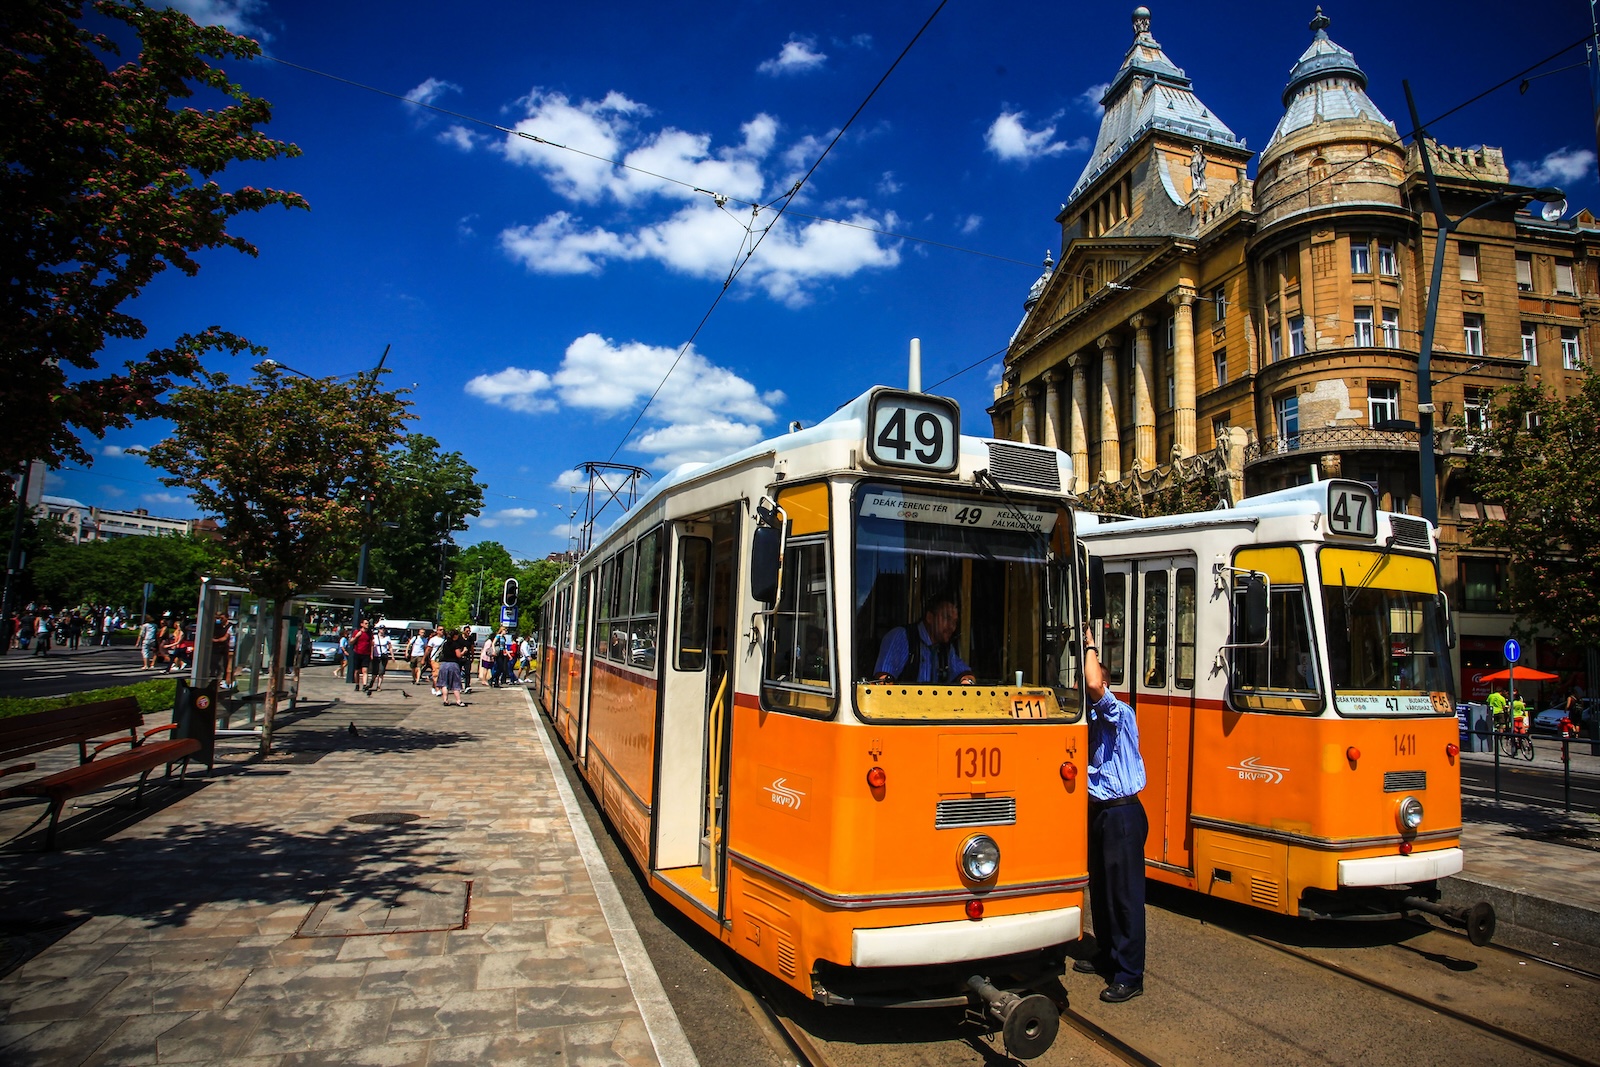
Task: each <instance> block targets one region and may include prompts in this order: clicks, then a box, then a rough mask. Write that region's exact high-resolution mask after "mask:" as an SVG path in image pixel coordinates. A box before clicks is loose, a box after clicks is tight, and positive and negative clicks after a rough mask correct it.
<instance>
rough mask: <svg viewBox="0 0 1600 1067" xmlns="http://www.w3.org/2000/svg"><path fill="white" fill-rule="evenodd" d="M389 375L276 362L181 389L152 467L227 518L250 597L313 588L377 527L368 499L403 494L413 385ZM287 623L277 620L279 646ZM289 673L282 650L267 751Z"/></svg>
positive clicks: (225, 549) (238, 572)
mask: <svg viewBox="0 0 1600 1067" xmlns="http://www.w3.org/2000/svg"><path fill="white" fill-rule="evenodd" d="M383 373H384V372H383V371H381V370H380V371H377V372H374V373H372V374H363V375H361V376H360V377H358V378H357V379H356V380H355V381H354V382H341V381H339V380H337V379H334V378H302V377H298V376H294V375H287V376H286V374H285V372H284V371H283V369H282V368H281V367H279V366H278V365H276V364H273V363H270V362H266V363H262V364H260V365H259V366H258V367H257V368H256V376H255V378H254V380H253V381H252V382H251V383H250V384H249V385H236V384H233V383H230V382H229V381H228V379H227V377H226V376H225V375H222V374H212V373H203V374H202V378H203V380H204V381H205V383H206V384H205V385H204V386H184V387H182V388H180V389H177V390H175V391H174V393H173V397H172V401H171V403H170V405H169V417H170V418H171V419H172V421H173V424H174V428H173V433H172V436H170V437H168V438H166V439H164V440H162V441H161V442H159V443H158V444H156V445H154V446H152V447H151V449H150V463H151V465H152V466H155V467H158V468H160V469H162V470H165V471H166V472H167V476H166V477H164V478H162V479H161V481H162V482H163V483H164V484H166V485H169V486H172V487H174V488H181V489H186V490H188V491H189V493H190V494H191V496H192V497H193V498H194V502H195V504H196V506H198V507H199V509H200V510H201V511H202V512H203V513H205V514H209V515H215V516H216V517H217V518H218V520H219V521H220V523H221V530H220V537H221V540H220V542H219V555H220V557H221V560H222V562H223V565H224V567H225V568H227V570H228V571H230V572H231V576H232V577H234V578H235V579H237V580H238V581H239V582H240V583H241V584H242V585H244V586H245V587H246V588H248V589H249V590H250V591H251V592H253V593H256V594H257V595H259V596H262V597H265V598H267V599H269V600H273V601H276V602H278V603H283V602H284V601H287V600H292V599H295V598H297V597H300V596H303V595H304V594H307V593H310V592H313V591H315V590H316V589H317V588H318V587H319V586H321V585H322V584H323V583H325V582H326V581H327V580H328V579H329V578H331V577H332V576H333V575H334V574H335V572H336V570H337V568H338V566H339V562H340V560H343V559H347V558H349V556H350V553H351V550H352V549H353V547H354V546H355V545H356V544H357V543H358V542H360V541H361V540H362V539H363V538H366V537H370V536H371V535H372V534H373V533H374V532H376V530H377V529H378V524H379V523H381V522H382V519H381V518H380V517H378V515H377V514H376V511H375V509H373V508H369V507H368V506H367V500H368V498H369V496H370V497H371V498H373V499H381V498H382V497H383V496H384V495H386V494H389V493H392V492H394V486H395V482H394V472H395V467H396V463H397V453H396V451H395V448H396V446H397V445H398V444H399V443H400V441H401V437H402V431H403V429H404V427H405V423H406V420H408V419H410V418H411V417H412V416H411V415H410V413H409V411H408V410H407V409H408V408H409V407H410V404H409V403H408V402H407V401H406V400H405V399H403V393H404V392H405V391H404V390H399V391H390V390H382V389H379V388H378V382H379V380H380V377H381V375H382V374H383ZM280 622H281V618H280V616H278V615H274V618H273V630H274V632H273V634H272V645H271V647H272V648H277V647H278V637H279V635H278V632H277V630H278V627H279V625H280ZM282 671H283V658H282V657H280V656H274V657H273V659H272V673H273V680H272V686H271V688H270V689H269V690H268V694H267V709H266V728H265V729H264V730H263V733H262V742H261V745H262V751H263V752H266V751H270V749H271V745H272V721H273V716H274V714H275V712H276V708H277V699H276V698H277V692H278V689H279V686H280V684H281V682H282Z"/></svg>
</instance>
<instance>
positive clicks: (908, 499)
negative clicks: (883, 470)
mask: <svg viewBox="0 0 1600 1067" xmlns="http://www.w3.org/2000/svg"><path fill="white" fill-rule="evenodd" d="M861 515H862V517H863V518H873V519H898V520H900V521H901V522H923V523H928V524H930V525H934V526H965V527H968V528H970V529H974V530H1020V531H1023V532H1032V533H1041V534H1047V533H1049V532H1050V531H1051V530H1053V529H1054V528H1055V525H1056V513H1055V512H1054V511H1035V510H1034V509H1032V508H1015V507H1012V506H1010V505H1009V504H1005V503H1003V502H1001V501H998V500H994V501H974V500H952V499H950V498H949V497H937V496H918V495H915V494H912V493H867V494H866V495H864V496H863V497H862V498H861Z"/></svg>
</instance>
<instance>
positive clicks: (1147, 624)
mask: <svg viewBox="0 0 1600 1067" xmlns="http://www.w3.org/2000/svg"><path fill="white" fill-rule="evenodd" d="M1078 533H1079V536H1080V538H1081V539H1082V541H1083V543H1084V545H1085V547H1086V548H1087V550H1088V551H1089V552H1091V553H1093V555H1094V558H1095V560H1096V567H1095V569H1096V570H1098V569H1099V568H1100V567H1101V566H1103V568H1104V599H1105V603H1104V609H1103V611H1102V610H1098V606H1097V610H1095V612H1094V614H1095V615H1096V616H1097V617H1102V616H1103V621H1102V623H1101V625H1102V629H1103V632H1102V634H1101V637H1100V642H1099V648H1100V655H1101V658H1102V661H1103V662H1104V664H1105V667H1106V669H1107V671H1108V672H1109V674H1110V677H1111V680H1112V688H1113V689H1114V690H1115V691H1116V692H1117V694H1118V696H1120V697H1121V698H1122V699H1123V700H1125V701H1127V702H1128V703H1129V704H1131V705H1132V706H1133V707H1134V708H1135V710H1136V712H1137V714H1138V717H1139V737H1140V742H1141V745H1142V748H1143V753H1144V758H1145V763H1146V769H1147V771H1148V778H1149V784H1148V785H1147V787H1146V788H1145V791H1144V793H1143V794H1142V797H1143V800H1144V805H1145V809H1146V813H1147V814H1148V815H1149V819H1150V827H1151V833H1150V836H1149V839H1148V841H1147V844H1146V850H1145V870H1146V873H1147V874H1148V875H1149V877H1151V878H1154V879H1157V880H1159V881H1164V882H1169V883H1172V884H1174V885H1179V886H1185V887H1187V888H1190V889H1195V890H1198V891H1200V892H1202V893H1207V894H1210V895H1212V896H1217V897H1224V898H1227V899H1229V900H1234V901H1237V902H1239V903H1241V904H1246V905H1250V906H1253V907H1258V908H1263V909H1266V910H1268V911H1274V912H1280V913H1283V914H1287V915H1302V916H1307V917H1311V918H1354V917H1372V916H1374V915H1386V914H1387V915H1392V914H1402V913H1406V912H1410V911H1415V910H1423V911H1430V912H1434V913H1436V914H1440V915H1444V916H1445V917H1447V918H1449V919H1452V920H1453V921H1456V922H1458V923H1460V924H1462V925H1465V926H1467V928H1468V932H1469V934H1471V935H1472V937H1473V939H1474V940H1475V941H1479V942H1480V943H1482V942H1484V941H1487V940H1488V939H1489V937H1490V936H1491V935H1492V933H1493V929H1494V913H1493V911H1492V909H1490V908H1489V906H1488V905H1487V904H1479V905H1475V906H1474V907H1473V908H1471V909H1466V910H1465V911H1458V910H1454V909H1445V908H1440V907H1439V905H1438V904H1437V900H1438V897H1439V892H1438V889H1437V881H1438V879H1440V878H1443V877H1445V876H1447V875H1450V874H1454V873H1455V872H1457V871H1459V870H1460V869H1461V866H1462V851H1461V776H1460V768H1459V766H1458V763H1457V757H1458V753H1459V747H1458V744H1457V740H1458V736H1457V723H1456V717H1455V709H1454V702H1453V700H1452V699H1451V686H1450V670H1449V612H1448V605H1447V603H1446V601H1445V598H1444V597H1443V596H1442V595H1441V593H1440V590H1439V581H1438V565H1437V556H1438V543H1437V540H1436V535H1435V531H1434V530H1433V528H1432V527H1431V526H1430V525H1429V524H1428V523H1427V522H1426V521H1425V520H1423V519H1419V518H1414V517H1410V516H1406V515H1399V514H1394V513H1390V512H1385V511H1380V510H1378V507H1377V500H1376V497H1375V495H1374V494H1373V492H1372V490H1371V489H1370V488H1369V487H1368V486H1367V485H1365V484H1364V483H1360V482H1353V481H1344V480H1334V481H1324V482H1316V483H1312V484H1309V485H1303V486H1298V487H1295V488H1290V489H1285V490H1282V491H1279V492H1276V493H1270V494H1267V495H1263V496H1259V497H1255V498H1251V499H1248V500H1246V501H1244V502H1243V503H1242V504H1240V505H1239V506H1238V507H1236V508H1232V509H1224V510H1219V511H1213V512H1207V513H1204V514H1189V515H1176V516H1170V517H1164V518H1153V519H1138V520H1124V521H1116V520H1112V519H1108V518H1102V517H1097V516H1093V515H1088V514H1080V516H1079V525H1078ZM1098 584H1099V583H1098V581H1097V582H1096V585H1097V586H1098Z"/></svg>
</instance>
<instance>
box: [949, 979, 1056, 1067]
mask: <svg viewBox="0 0 1600 1067" xmlns="http://www.w3.org/2000/svg"><path fill="white" fill-rule="evenodd" d="M967 988H968V989H970V990H972V993H973V995H974V996H975V997H976V998H977V999H978V1000H980V1001H982V1002H983V1013H984V1014H985V1015H988V1016H992V1017H993V1018H994V1019H995V1021H996V1022H998V1023H999V1024H1000V1033H1001V1036H1002V1037H1003V1039H1004V1040H1005V1045H1006V1052H1007V1054H1008V1055H1011V1056H1015V1057H1016V1058H1017V1059H1019V1060H1031V1059H1033V1058H1034V1057H1036V1056H1040V1055H1043V1054H1044V1052H1045V1050H1046V1049H1048V1048H1049V1047H1050V1045H1051V1043H1052V1042H1054V1041H1055V1039H1056V1031H1058V1030H1059V1029H1060V1028H1061V1013H1060V1012H1058V1011H1057V1010H1056V1006H1055V1002H1054V1001H1052V1000H1051V999H1050V998H1049V997H1047V996H1045V995H1044V994H1043V993H1030V994H1028V995H1027V996H1025V997H1024V996H1018V995H1017V994H1015V993H1010V992H1007V991H1006V990H1004V989H998V988H996V987H995V985H994V983H992V982H990V981H989V979H987V978H985V977H983V976H982V975H981V974H975V975H973V976H972V977H971V978H968V979H967Z"/></svg>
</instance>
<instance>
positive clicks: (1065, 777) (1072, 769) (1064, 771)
mask: <svg viewBox="0 0 1600 1067" xmlns="http://www.w3.org/2000/svg"><path fill="white" fill-rule="evenodd" d="M1061 780H1062V781H1063V782H1075V781H1077V780H1078V765H1077V764H1076V763H1073V762H1072V761H1071V760H1067V761H1066V762H1065V763H1063V764H1062V765H1061Z"/></svg>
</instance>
